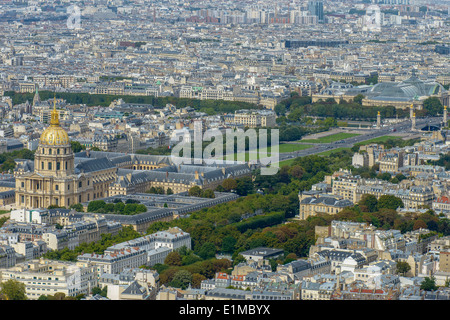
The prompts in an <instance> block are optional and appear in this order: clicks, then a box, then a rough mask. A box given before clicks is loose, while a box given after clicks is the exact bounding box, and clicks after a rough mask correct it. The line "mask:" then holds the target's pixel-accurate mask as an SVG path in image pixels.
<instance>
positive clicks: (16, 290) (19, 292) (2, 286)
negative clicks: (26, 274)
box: [0, 279, 27, 300]
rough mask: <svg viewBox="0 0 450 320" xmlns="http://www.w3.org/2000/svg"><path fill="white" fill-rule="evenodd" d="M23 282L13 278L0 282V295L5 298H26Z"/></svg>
mask: <svg viewBox="0 0 450 320" xmlns="http://www.w3.org/2000/svg"><path fill="white" fill-rule="evenodd" d="M25 292H26V289H25V284H24V283H22V282H20V281H17V280H15V279H9V280H7V281H5V282H2V283H0V295H3V296H5V297H6V300H27V296H26V294H25Z"/></svg>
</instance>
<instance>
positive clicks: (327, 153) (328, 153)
mask: <svg viewBox="0 0 450 320" xmlns="http://www.w3.org/2000/svg"><path fill="white" fill-rule="evenodd" d="M342 150H351V149H350V148H336V149H333V150H328V151H324V152H321V153H318V154H317V155H318V156H328V155H330V154H332V153H334V152H339V151H342Z"/></svg>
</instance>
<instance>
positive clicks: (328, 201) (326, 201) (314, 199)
mask: <svg viewBox="0 0 450 320" xmlns="http://www.w3.org/2000/svg"><path fill="white" fill-rule="evenodd" d="M298 197H299V203H300V204H299V214H298V218H299V219H301V220H306V219H307V218H308V217H311V216H315V215H317V214H318V213H326V214H337V213H339V212H341V211H342V210H343V209H344V208H347V207H351V206H353V202H351V201H350V200H348V199H343V198H342V197H339V196H335V195H328V194H322V193H320V192H303V193H300V194H299V196H298Z"/></svg>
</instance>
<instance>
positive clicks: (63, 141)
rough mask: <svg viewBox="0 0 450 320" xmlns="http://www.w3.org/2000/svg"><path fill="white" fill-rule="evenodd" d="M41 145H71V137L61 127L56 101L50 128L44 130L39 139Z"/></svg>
mask: <svg viewBox="0 0 450 320" xmlns="http://www.w3.org/2000/svg"><path fill="white" fill-rule="evenodd" d="M39 142H40V143H41V144H45V145H51V146H57V145H67V144H69V135H68V134H67V132H66V130H64V129H63V128H61V127H60V125H59V113H58V111H57V110H56V100H55V102H54V104H53V110H52V114H51V120H50V127H48V128H47V129H45V130H44V132H43V133H42V135H41V138H40V139H39Z"/></svg>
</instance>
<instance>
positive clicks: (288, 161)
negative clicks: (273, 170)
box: [278, 158, 296, 168]
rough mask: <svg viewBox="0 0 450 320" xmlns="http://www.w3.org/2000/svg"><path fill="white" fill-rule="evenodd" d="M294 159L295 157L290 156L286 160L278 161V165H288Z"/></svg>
mask: <svg viewBox="0 0 450 320" xmlns="http://www.w3.org/2000/svg"><path fill="white" fill-rule="evenodd" d="M295 159H296V158H292V159H288V160H284V161H281V162H278V167H280V168H281V167H282V166H289V165H291V164H292V162H294V160H295Z"/></svg>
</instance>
